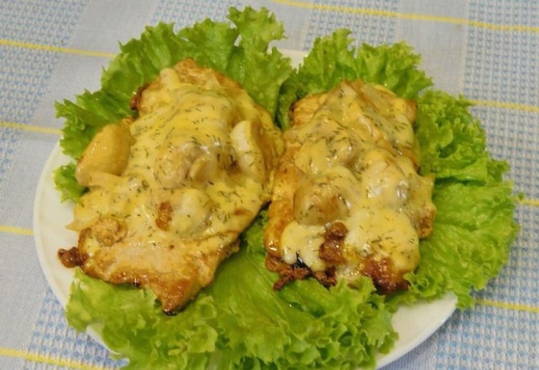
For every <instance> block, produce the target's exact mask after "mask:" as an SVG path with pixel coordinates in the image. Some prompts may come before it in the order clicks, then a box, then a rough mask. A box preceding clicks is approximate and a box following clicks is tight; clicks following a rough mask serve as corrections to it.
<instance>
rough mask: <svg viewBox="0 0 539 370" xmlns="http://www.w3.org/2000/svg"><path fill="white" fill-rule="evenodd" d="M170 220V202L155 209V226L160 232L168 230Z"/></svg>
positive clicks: (163, 203)
mask: <svg viewBox="0 0 539 370" xmlns="http://www.w3.org/2000/svg"><path fill="white" fill-rule="evenodd" d="M170 220H172V206H171V205H170V202H162V203H161V204H159V208H158V209H157V217H156V218H155V225H156V226H157V227H158V228H160V229H161V230H168V224H169V223H170Z"/></svg>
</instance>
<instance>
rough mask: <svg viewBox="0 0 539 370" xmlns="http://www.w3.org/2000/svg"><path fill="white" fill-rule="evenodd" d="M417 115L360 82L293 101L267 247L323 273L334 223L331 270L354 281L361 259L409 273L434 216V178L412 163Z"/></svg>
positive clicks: (399, 273)
mask: <svg viewBox="0 0 539 370" xmlns="http://www.w3.org/2000/svg"><path fill="white" fill-rule="evenodd" d="M414 115H415V112H414V107H413V105H410V103H409V102H407V101H405V100H403V99H400V98H398V97H396V96H395V95H394V94H393V93H391V92H390V91H388V90H387V89H385V88H383V87H381V86H376V85H371V84H364V83H362V82H360V81H356V82H354V83H348V82H343V83H341V84H340V85H339V86H338V87H336V88H335V89H333V90H331V91H330V92H328V93H327V94H323V95H318V96H313V97H308V98H306V99H305V100H304V101H300V102H299V103H297V105H296V108H295V111H294V125H293V127H292V128H290V129H289V130H288V131H287V132H286V133H285V142H286V145H287V153H286V154H285V156H284V158H285V161H286V162H288V163H284V164H283V162H281V166H280V169H279V170H278V172H277V178H276V189H275V194H274V197H273V202H274V203H273V204H272V206H271V207H275V209H274V211H273V212H272V210H271V209H270V224H269V228H268V230H267V232H266V247H267V248H268V250H269V252H270V253H271V254H272V255H279V256H281V258H282V260H283V261H284V262H286V263H288V264H294V263H296V262H298V261H300V262H302V263H304V264H305V265H307V266H308V267H309V268H310V269H311V270H312V271H313V272H318V271H324V270H326V269H327V268H328V267H329V266H328V264H327V263H326V261H324V259H323V258H321V256H320V252H319V248H320V246H321V245H322V243H323V241H324V239H323V235H324V232H325V230H326V229H327V227H328V225H331V224H333V223H335V222H340V223H342V224H344V226H345V227H346V229H347V231H348V232H347V234H346V237H345V239H344V245H343V247H342V251H341V252H342V254H343V256H344V257H345V259H346V261H347V262H346V263H344V264H340V265H339V266H337V267H336V268H337V276H340V277H343V278H346V279H352V278H353V277H354V276H357V275H358V274H361V273H362V272H364V269H365V263H366V261H367V260H369V261H378V262H379V261H382V260H390V261H391V264H392V267H391V268H392V269H393V271H394V272H395V276H396V278H402V275H403V274H404V273H406V272H408V271H412V270H413V269H414V268H415V267H416V266H417V264H418V262H419V238H420V237H423V236H426V235H428V233H430V228H431V225H432V218H433V217H434V213H435V208H434V205H433V204H432V202H431V193H432V187H433V180H432V178H429V177H422V176H419V175H418V173H417V170H416V169H417V165H418V155H417V150H416V147H415V137H414V132H413V126H412V123H413V120H414ZM290 162H293V165H291V164H290ZM291 174H294V175H291ZM290 188H292V189H290ZM279 203H281V204H279ZM285 203H288V205H285ZM278 209H280V210H278ZM272 217H273V218H276V219H279V220H278V221H277V220H272ZM276 230H277V231H276ZM397 276H398V277H397Z"/></svg>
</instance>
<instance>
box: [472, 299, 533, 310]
mask: <svg viewBox="0 0 539 370" xmlns="http://www.w3.org/2000/svg"><path fill="white" fill-rule="evenodd" d="M476 302H477V303H479V304H482V305H485V306H492V307H497V308H504V309H506V310H515V311H524V312H532V313H539V307H536V306H528V305H525V304H518V303H508V302H499V301H492V300H490V299H478V300H476Z"/></svg>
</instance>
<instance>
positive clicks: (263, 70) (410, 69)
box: [55, 8, 517, 369]
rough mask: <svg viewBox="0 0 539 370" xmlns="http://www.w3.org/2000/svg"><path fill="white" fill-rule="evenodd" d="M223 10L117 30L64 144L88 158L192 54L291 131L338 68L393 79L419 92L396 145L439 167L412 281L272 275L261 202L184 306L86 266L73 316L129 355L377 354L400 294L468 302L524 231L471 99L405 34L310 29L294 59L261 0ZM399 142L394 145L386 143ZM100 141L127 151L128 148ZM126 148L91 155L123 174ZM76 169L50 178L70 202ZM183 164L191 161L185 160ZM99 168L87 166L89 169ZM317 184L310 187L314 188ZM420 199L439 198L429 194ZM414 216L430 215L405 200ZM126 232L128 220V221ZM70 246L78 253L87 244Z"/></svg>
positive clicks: (344, 362)
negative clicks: (388, 288)
mask: <svg viewBox="0 0 539 370" xmlns="http://www.w3.org/2000/svg"><path fill="white" fill-rule="evenodd" d="M229 19H230V21H231V22H232V24H229V23H224V22H215V21H211V20H205V21H203V22H200V23H197V24H195V25H194V26H192V27H189V28H184V29H182V30H180V31H178V32H174V31H173V30H172V26H170V25H164V24H159V25H157V26H155V27H149V28H147V29H146V30H145V32H144V33H143V35H142V36H141V38H140V39H138V40H131V41H129V42H128V43H127V44H125V45H123V46H122V47H121V52H120V54H119V55H118V56H117V57H116V58H115V59H114V60H113V61H112V62H111V64H110V66H109V68H108V69H106V70H105V72H104V74H103V77H102V81H101V84H102V87H101V89H100V90H98V91H96V92H95V93H88V92H86V93H83V94H82V95H80V96H78V97H77V99H76V100H75V101H74V102H71V101H64V102H63V103H59V104H58V105H57V112H58V114H59V115H60V116H61V117H63V118H65V119H66V124H65V127H64V130H63V132H64V135H63V138H62V141H61V145H62V148H63V149H64V152H65V153H66V154H69V155H70V156H71V157H73V158H74V159H76V160H79V159H80V158H81V157H82V154H83V152H84V151H85V149H86V148H87V147H88V145H89V144H90V143H91V141H92V139H93V138H94V136H95V135H96V134H97V133H98V132H100V130H101V129H102V128H103V127H107V126H106V125H107V124H108V123H110V122H120V125H126V126H128V127H132V125H133V122H131V123H130V120H129V119H128V120H127V121H124V123H121V121H122V120H123V119H124V118H126V117H128V116H132V115H133V114H132V113H133V112H132V109H131V106H135V107H136V106H139V109H141V110H143V107H142V106H140V102H138V101H137V98H135V100H133V101H132V97H133V96H137V95H136V92H137V90H139V89H140V88H141V87H143V86H144V85H146V84H148V83H150V82H151V81H153V80H154V79H155V78H156V77H157V75H158V74H159V73H160V71H161V70H163V69H165V68H169V67H171V66H174V65H175V64H176V63H177V62H179V61H181V60H183V59H186V58H192V59H193V60H195V61H196V62H197V63H198V64H199V65H202V66H204V67H210V68H212V69H214V70H216V71H219V72H221V73H223V74H224V75H226V76H228V77H230V78H231V79H233V80H234V81H236V82H238V83H239V84H240V85H241V86H242V87H243V88H244V89H245V91H247V93H248V94H249V95H250V96H251V97H252V98H253V99H254V100H255V101H256V102H257V103H258V104H260V105H261V106H263V107H264V108H265V109H267V110H268V112H269V114H270V115H271V116H272V117H273V116H275V117H277V119H276V123H277V124H278V125H279V126H280V127H281V128H282V129H283V131H285V132H286V130H287V129H288V127H289V114H290V111H291V109H294V106H296V107H299V106H301V105H302V104H304V103H305V102H307V101H309V98H307V100H305V101H303V103H297V102H298V101H300V100H301V99H303V98H305V97H308V96H312V95H315V96H316V94H319V95H318V96H323V95H324V94H327V92H329V91H332V89H334V88H335V87H336V86H338V85H339V84H341V83H343V81H356V80H358V79H360V80H362V81H364V83H365V84H366V86H375V85H381V86H384V88H379V87H378V88H377V91H376V93H384V94H387V95H386V97H387V98H388V101H395V102H398V101H401V102H404V103H403V104H404V105H403V106H402V108H406V107H411V105H410V104H409V103H406V102H407V100H412V101H414V102H415V103H416V120H415V124H414V126H413V130H414V134H415V138H416V147H414V146H413V147H412V149H411V150H404V149H405V148H403V150H402V153H403V155H402V157H405V158H404V159H402V160H403V161H411V162H413V163H415V164H417V163H420V164H421V166H420V168H419V176H418V175H416V174H412V177H413V178H416V179H417V178H419V177H421V178H422V179H423V180H424V181H425V183H428V182H429V180H428V179H429V178H432V177H434V178H435V181H434V187H433V190H432V203H433V204H434V206H435V208H436V217H435V218H434V222H433V224H432V231H431V232H430V235H429V236H427V237H425V238H422V239H421V240H420V241H419V253H420V255H421V258H420V260H419V264H418V265H417V267H416V268H415V269H414V270H413V271H411V272H409V273H406V274H404V276H402V278H403V279H404V280H405V281H406V282H407V284H408V289H406V290H401V291H398V292H395V293H391V294H386V295H382V294H380V291H379V290H377V289H376V287H375V286H374V284H373V282H372V280H371V279H370V278H369V277H367V276H363V275H361V274H359V275H358V276H357V277H356V279H354V280H353V281H351V282H345V281H344V280H340V281H337V283H336V285H334V286H330V287H329V288H326V287H324V286H323V285H322V284H320V283H319V282H318V281H316V280H315V279H303V280H296V281H293V282H291V283H289V284H286V286H284V287H283V288H282V289H281V290H278V291H277V290H274V289H272V286H273V284H274V283H275V281H276V280H277V279H278V278H279V276H278V274H276V273H274V272H271V271H269V270H268V269H267V268H266V267H265V258H266V254H267V252H266V249H265V247H264V243H263V234H264V230H265V229H267V224H268V217H267V211H265V210H263V211H262V212H260V213H259V214H258V216H257V217H256V219H255V221H254V222H253V223H252V224H251V226H249V227H248V228H247V229H246V230H245V231H244V232H243V233H241V235H240V236H239V239H240V250H239V252H238V253H235V254H233V255H232V256H230V258H228V259H227V260H225V261H224V262H223V263H222V264H221V266H220V267H219V269H218V270H217V272H216V275H215V278H214V281H213V282H212V284H210V285H209V286H208V287H207V288H206V289H203V290H202V291H201V292H200V293H199V294H198V295H197V297H196V299H194V300H193V301H191V302H190V303H189V304H188V305H186V306H185V307H184V309H183V310H182V311H181V312H179V313H178V314H177V315H175V316H168V315H165V314H163V311H162V307H161V305H159V304H156V295H155V294H154V292H153V291H152V290H151V289H137V288H134V287H131V286H127V287H126V286H120V285H113V284H109V283H106V282H104V281H102V280H100V279H94V278H92V277H90V276H88V275H87V274H85V273H83V272H82V271H81V270H80V269H77V270H76V273H75V278H74V281H73V283H72V286H71V295H70V299H69V302H68V304H67V307H66V316H67V319H68V321H69V323H70V325H72V326H73V327H75V328H76V329H77V330H80V331H84V330H87V329H89V328H91V329H94V330H96V331H97V333H98V334H99V335H100V336H101V338H102V340H103V342H104V343H105V344H106V345H107V346H108V348H110V349H111V350H112V351H114V352H115V353H116V354H117V355H118V356H119V357H123V358H127V359H128V360H129V364H128V367H131V368H186V369H206V368H219V369H220V368H224V369H228V368H288V369H297V368H324V369H355V368H358V367H366V368H373V367H375V366H376V358H377V356H378V355H379V354H380V353H387V352H388V351H390V350H391V349H392V348H394V344H395V340H396V338H397V335H398V334H397V333H396V332H395V330H394V329H393V327H392V324H391V319H392V313H393V312H394V311H395V310H397V309H398V307H399V306H400V305H401V304H402V303H414V302H417V301H420V300H432V299H437V298H439V297H442V296H443V295H444V294H447V293H453V294H455V295H456V296H457V298H458V306H459V307H461V308H466V307H470V306H471V305H472V304H473V299H472V297H471V293H472V291H474V290H477V289H482V288H484V287H485V285H486V284H487V282H488V281H489V279H491V278H493V277H494V276H495V275H496V274H497V273H498V272H499V271H500V269H501V267H502V266H503V265H504V263H505V262H506V260H507V256H508V252H509V246H510V244H511V242H512V240H513V238H514V236H515V233H516V230H517V226H516V224H515V222H514V221H513V212H514V207H515V202H514V198H513V196H512V193H511V184H510V183H509V182H506V181H504V180H503V174H504V173H505V171H506V170H507V167H508V166H507V165H506V164H505V163H504V162H501V161H497V160H494V159H493V158H492V157H491V156H490V154H489V153H488V151H487V150H486V145H485V133H484V132H483V130H482V128H481V126H480V124H479V122H478V121H477V119H475V118H474V117H473V116H472V115H471V113H470V112H469V103H468V102H467V101H466V100H465V99H464V98H456V97H453V96H450V95H448V94H446V93H444V92H441V91H436V90H434V89H432V88H431V85H432V83H431V81H430V79H429V78H428V77H427V76H426V75H425V73H424V72H423V71H421V70H420V69H419V67H418V66H419V56H418V55H416V54H414V53H413V51H412V50H411V48H410V47H409V46H407V45H406V44H404V43H397V44H393V45H380V46H370V45H363V46H360V47H355V46H353V44H352V40H351V39H350V37H349V31H346V30H338V31H336V32H334V33H332V34H331V35H329V36H327V37H323V38H320V39H317V40H316V41H315V44H314V46H313V48H312V49H311V50H310V51H309V52H308V54H307V56H306V57H305V58H304V59H303V62H302V64H301V65H300V66H299V67H298V68H297V69H296V70H294V71H293V70H292V67H291V66H290V61H289V60H288V59H287V58H285V57H284V56H283V55H282V54H281V53H280V52H279V51H278V50H276V49H269V44H270V42H272V41H273V40H275V39H279V38H281V37H282V35H283V27H282V25H281V24H280V23H279V22H278V21H277V20H276V19H275V17H274V16H273V15H271V14H270V13H269V12H268V11H267V10H260V11H255V10H253V9H251V8H246V9H244V10H242V11H239V10H237V9H234V8H231V9H230V13H229ZM348 84H350V83H348ZM353 84H354V83H352V85H353ZM371 84H373V85H371ZM385 89H387V90H390V91H391V92H392V94H395V95H396V96H398V97H399V98H402V99H398V98H396V97H394V96H393V95H392V94H390V93H388V92H387V91H386V90H385ZM403 99H407V100H403ZM311 103H313V101H312V102H311ZM313 104H314V103H313ZM399 104H400V103H399ZM304 107H307V105H304ZM409 111H410V109H408V108H406V109H403V112H408V113H406V114H404V116H405V118H406V117H407V118H406V120H407V121H413V119H412V118H413V117H412V115H411V114H409V113H410V112H409ZM296 113H299V112H296ZM134 118H136V117H134ZM296 120H297V117H296ZM304 125H305V127H308V123H304ZM113 127H114V126H113ZM123 127H124V126H118V128H117V131H118V132H116V133H115V132H109V133H106V132H105V131H103V136H105V134H106V135H111V136H116V135H117V134H119V135H120V136H121V135H122V134H121V133H120V132H122V131H124V129H123ZM240 127H241V126H240ZM299 127H301V125H300V126H298V128H299ZM109 130H112V128H109ZM291 130H292V131H291V132H294V131H295V129H294V128H292V129H291ZM130 134H131V131H130ZM285 135H286V133H285ZM96 140H97V139H96ZM231 140H232V139H231ZM238 143H239V141H238ZM380 144H381V143H380ZM132 145H136V144H133V142H130V143H129V146H130V151H131V150H132ZM240 146H241V145H238V147H240ZM393 149H394V148H393ZM393 149H391V148H388V149H385V150H389V152H390V153H393V152H392V150H393ZM88 150H89V151H90V150H91V149H88ZM107 150H110V151H117V152H118V153H122V150H121V148H109V149H107ZM418 153H419V154H420V155H419V156H418V155H417V154H418ZM335 154H337V153H335ZM342 154H343V155H344V156H345V155H346V151H345V152H344V153H342ZM339 155H340V154H339ZM389 157H390V158H393V154H391V155H390V156H389ZM406 158H408V159H406ZM195 160H196V158H195ZM122 163H123V162H122V161H121V160H120V161H116V162H113V163H112V162H111V163H108V164H107V165H106V166H102V165H97V164H88V165H87V166H86V167H87V168H94V169H95V168H97V169H101V170H102V169H106V170H107V171H112V172H113V173H114V171H118V168H121V166H122ZM193 163H194V162H193ZM128 166H129V164H128ZM414 167H415V166H414ZM163 168H164V167H163ZM82 172H83V173H82V174H77V171H76V165H75V164H74V163H71V164H68V165H66V166H63V167H61V168H60V169H58V171H57V172H56V174H55V180H56V184H57V186H58V188H59V190H61V191H62V196H63V198H65V199H71V200H74V201H75V202H77V201H78V200H79V199H80V196H81V195H82V194H84V192H85V191H88V190H87V189H85V187H83V186H81V185H80V184H79V183H78V182H77V181H76V176H77V175H79V176H82V178H81V181H83V182H84V181H85V180H84V179H83V178H84V171H82ZM90 172H92V171H90ZM179 173H180V174H183V175H184V176H185V174H189V173H190V170H189V172H187V171H179ZM87 174H88V173H87ZM167 174H168V171H167V170H165V171H163V173H162V174H161V175H163V176H164V177H163V178H162V180H163V181H164V182H168V181H169V180H170V181H171V183H173V182H174V181H175V180H174V181H173V179H166V175H167ZM201 175H206V173H205V172H203V173H201ZM251 175H252V176H254V177H257V176H258V174H257V172H253V173H251ZM110 176H112V175H110ZM110 176H108V177H110ZM77 177H78V176H77ZM93 177H94V176H88V178H89V181H90V180H91V181H94V180H93ZM98 177H99V176H97V177H96V178H98ZM105 177H107V176H105ZM424 188H425V189H427V188H428V186H425V187H424ZM92 191H93V190H90V192H92ZM299 198H300V197H298V199H299ZM427 198H428V197H426V196H425V198H424V199H427ZM309 199H310V198H309V197H306V198H305V200H306V201H307V203H308V202H309ZM420 208H421V207H420ZM421 209H425V210H429V209H430V210H432V209H433V208H431V207H430V206H428V202H427V204H426V205H425V207H424V208H421ZM328 211H329V213H333V212H336V213H338V212H341V211H343V208H340V207H337V208H336V209H329V210H328ZM344 212H346V209H344ZM160 214H161V217H159V218H158V219H153V221H156V223H157V220H158V222H159V223H160V224H161V225H168V224H169V223H170V222H171V221H170V220H169V217H168V216H167V214H168V207H167V206H164V207H163V209H162V210H161V212H160ZM426 214H430V213H429V212H427V213H426ZM299 216H301V215H299ZM314 216H315V218H314V221H318V218H319V217H326V215H325V214H324V213H323V212H319V213H318V214H314ZM412 219H415V220H419V219H421V218H420V217H415V216H413V215H412V217H410V218H409V220H412ZM425 220H427V221H428V222H427V223H426V226H427V227H422V226H421V225H419V228H416V227H414V229H415V230H416V232H417V234H418V236H420V235H419V234H420V233H425V234H426V233H428V231H429V227H430V223H431V221H432V219H431V218H430V216H429V217H425ZM117 231H118V232H120V233H122V228H121V227H119V228H117ZM332 231H333V232H332V237H334V238H332V240H335V241H338V240H339V235H341V234H342V230H340V229H339V228H338V227H335V228H334V229H333V230H332ZM102 239H103V240H104V241H105V242H108V239H107V238H106V237H105V238H102ZM328 249H329V250H330V251H331V249H332V248H328ZM73 257H74V258H73V261H72V262H73V263H76V262H77V261H78V257H80V256H73ZM334 257H337V258H338V256H334ZM395 281H398V280H395ZM401 281H402V280H401Z"/></svg>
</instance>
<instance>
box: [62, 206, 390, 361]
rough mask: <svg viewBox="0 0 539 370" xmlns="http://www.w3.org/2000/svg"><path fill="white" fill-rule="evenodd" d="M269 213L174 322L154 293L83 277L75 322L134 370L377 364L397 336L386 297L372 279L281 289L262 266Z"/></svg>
mask: <svg viewBox="0 0 539 370" xmlns="http://www.w3.org/2000/svg"><path fill="white" fill-rule="evenodd" d="M264 224H265V220H264V218H263V216H261V217H259V219H258V221H257V222H256V223H255V224H254V225H253V226H252V227H251V228H250V229H249V230H247V231H246V232H245V233H244V234H243V236H242V244H243V246H242V249H241V252H239V253H238V254H236V255H235V256H233V257H232V258H230V259H229V260H228V261H226V262H225V263H224V264H223V266H222V267H221V268H220V269H219V271H218V274H217V276H216V279H215V282H214V283H213V284H212V285H211V286H210V287H209V288H208V289H206V290H205V291H203V292H202V293H201V294H200V295H199V296H198V297H197V299H196V300H195V301H194V302H192V303H191V304H190V305H188V306H187V308H186V309H185V310H184V311H182V312H181V313H179V314H178V315H176V316H173V317H170V316H166V315H164V314H163V313H162V312H161V309H160V307H159V305H158V304H157V303H156V301H155V296H154V295H153V294H152V293H151V292H149V291H145V290H142V289H134V288H129V287H118V286H113V285H110V284H107V283H104V282H102V281H99V280H96V279H92V278H90V277H88V276H87V275H85V274H84V273H82V272H81V271H78V272H77V274H76V278H75V282H74V283H73V285H72V287H71V298H70V300H69V303H68V306H67V318H68V321H69V323H70V324H71V325H72V326H73V327H75V328H76V329H78V330H85V329H86V328H88V327H91V328H94V330H96V331H97V332H98V333H99V334H100V336H101V337H102V338H103V340H104V341H105V343H106V344H107V346H108V347H109V348H110V349H112V350H113V351H115V352H117V353H119V354H121V355H122V356H125V357H127V358H129V359H130V363H129V366H128V367H129V368H133V369H138V368H178V369H184V368H188V369H205V368H207V367H208V366H209V365H211V366H212V367H215V368H217V369H232V368H244V369H252V368H273V367H274V366H279V367H280V368H284V369H301V368H324V369H355V368H357V366H365V367H374V365H375V362H374V355H375V354H376V353H377V352H378V351H387V350H389V348H390V347H391V346H392V344H393V342H394V340H395V338H396V334H395V332H394V331H393V330H392V328H391V324H390V319H391V314H390V312H389V310H388V309H387V308H386V306H385V304H384V299H383V297H381V296H379V295H378V294H375V293H374V287H373V285H372V283H371V281H370V280H369V279H367V278H360V279H359V280H358V281H357V282H356V283H355V284H354V286H353V287H349V286H347V285H346V284H339V285H337V286H336V287H334V288H332V289H330V290H328V289H326V288H324V287H323V286H321V285H320V284H319V283H317V282H316V281H314V280H305V281H298V282H296V283H295V284H291V285H289V286H287V287H286V288H285V289H283V290H282V291H280V292H276V291H274V290H273V289H272V284H273V282H274V281H275V280H276V278H277V277H276V275H275V274H273V273H271V272H269V271H268V270H267V269H266V268H265V266H264V254H265V252H264V248H263V244H262V233H263V227H264Z"/></svg>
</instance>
